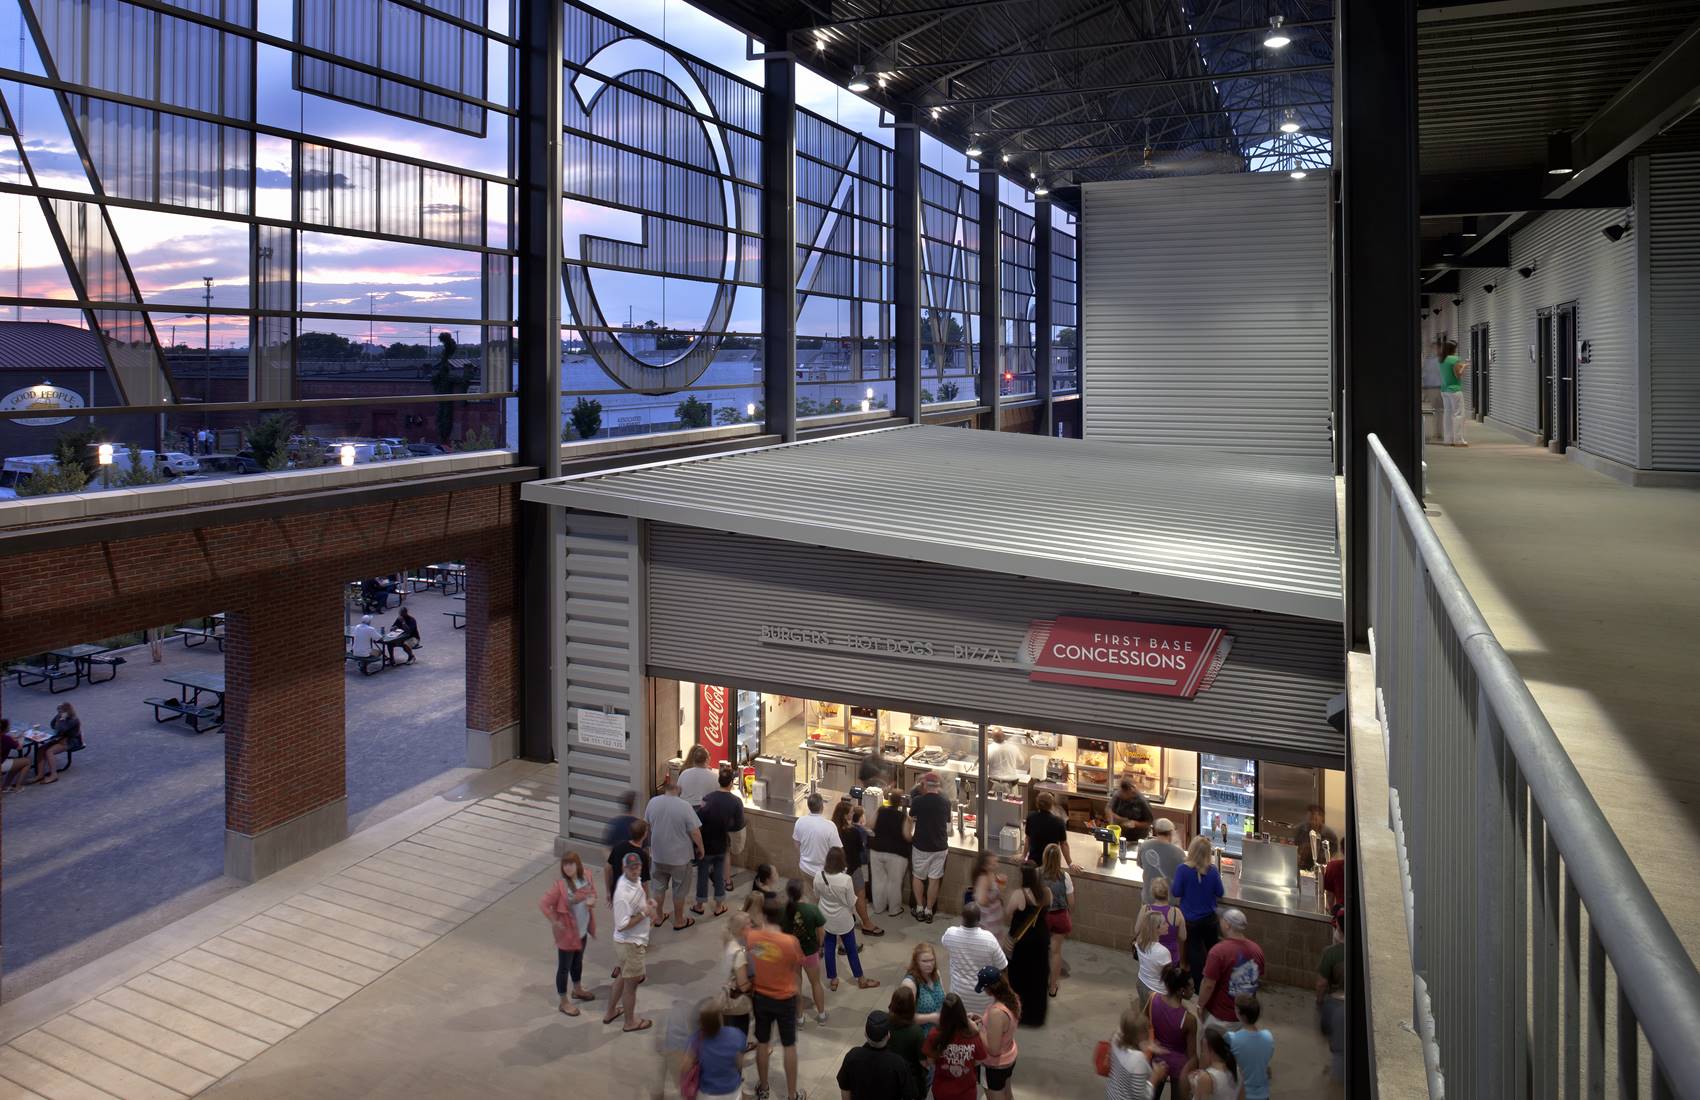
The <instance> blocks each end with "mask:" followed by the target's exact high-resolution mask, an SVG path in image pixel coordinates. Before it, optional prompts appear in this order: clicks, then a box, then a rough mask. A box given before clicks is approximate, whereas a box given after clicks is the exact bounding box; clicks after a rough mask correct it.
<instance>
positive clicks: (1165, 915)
mask: <svg viewBox="0 0 1700 1100" xmlns="http://www.w3.org/2000/svg"><path fill="white" fill-rule="evenodd" d="M1147 885H1148V886H1150V887H1151V901H1149V902H1148V903H1146V904H1145V905H1142V906H1140V908H1139V916H1137V917H1135V918H1134V921H1133V927H1134V929H1135V930H1138V929H1139V928H1140V927H1141V925H1142V924H1143V923H1144V921H1145V917H1146V915H1147V914H1155V915H1156V916H1158V917H1159V918H1161V919H1162V921H1163V932H1162V935H1160V936H1158V937H1157V940H1158V942H1159V943H1161V944H1162V945H1163V947H1164V949H1165V950H1167V951H1168V952H1169V958H1170V959H1172V960H1173V961H1175V962H1180V961H1181V960H1182V958H1183V957H1184V955H1183V952H1184V950H1185V947H1184V945H1185V944H1186V921H1185V920H1183V919H1182V918H1181V910H1180V907H1179V906H1178V905H1175V904H1174V903H1173V902H1172V901H1171V900H1170V899H1169V882H1168V880H1167V879H1163V878H1157V879H1153V880H1152V881H1151V882H1149V883H1147Z"/></svg>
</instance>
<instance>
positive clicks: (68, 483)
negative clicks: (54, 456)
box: [18, 460, 89, 497]
mask: <svg viewBox="0 0 1700 1100" xmlns="http://www.w3.org/2000/svg"><path fill="white" fill-rule="evenodd" d="M88 483H89V475H88V474H86V473H84V472H83V468H82V466H81V465H79V464H77V463H75V462H70V463H66V462H62V461H57V460H55V461H54V463H53V465H51V466H48V467H46V468H45V469H39V470H37V471H36V472H35V473H33V474H31V475H30V476H29V477H27V478H25V479H24V480H23V481H20V482H19V483H18V495H19V496H21V497H45V496H52V495H53V494H54V493H74V492H76V491H77V490H78V489H81V488H83V487H84V486H86V485H87V484H88Z"/></svg>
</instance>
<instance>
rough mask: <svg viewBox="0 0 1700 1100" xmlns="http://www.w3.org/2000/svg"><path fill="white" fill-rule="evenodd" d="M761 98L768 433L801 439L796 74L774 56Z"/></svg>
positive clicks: (789, 64) (763, 340)
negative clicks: (799, 408)
mask: <svg viewBox="0 0 1700 1100" xmlns="http://www.w3.org/2000/svg"><path fill="white" fill-rule="evenodd" d="M764 64H765V68H766V77H765V82H764V88H763V91H762V97H761V180H762V193H761V236H762V241H761V245H762V250H761V332H762V337H761V345H762V392H763V394H764V395H765V396H764V404H765V407H766V414H767V431H768V433H769V434H771V435H777V436H778V437H779V438H780V439H782V440H783V441H784V442H786V443H791V442H794V441H795V440H796V438H797V76H796V69H795V67H794V65H793V63H792V61H791V58H790V57H788V56H780V57H770V58H768V59H767V61H766V62H765V63H764Z"/></svg>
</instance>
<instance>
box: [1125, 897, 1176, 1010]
mask: <svg viewBox="0 0 1700 1100" xmlns="http://www.w3.org/2000/svg"><path fill="white" fill-rule="evenodd" d="M1134 927H1135V928H1136V929H1137V932H1136V933H1135V935H1134V937H1133V954H1134V957H1135V958H1137V959H1138V960H1139V1007H1140V1008H1144V1007H1145V1003H1146V1002H1147V1001H1149V1000H1150V999H1151V998H1152V997H1153V996H1155V995H1156V994H1159V993H1161V992H1163V971H1164V970H1165V969H1167V968H1168V966H1169V965H1170V964H1171V963H1173V962H1174V961H1175V957H1174V956H1173V955H1171V954H1169V949H1168V948H1167V947H1164V946H1163V941H1162V938H1161V937H1162V935H1163V918H1162V917H1161V916H1159V915H1157V914H1156V913H1154V912H1152V911H1151V910H1149V909H1147V910H1145V912H1144V913H1142V914H1141V915H1140V918H1139V921H1138V923H1137V924H1135V925H1134Z"/></svg>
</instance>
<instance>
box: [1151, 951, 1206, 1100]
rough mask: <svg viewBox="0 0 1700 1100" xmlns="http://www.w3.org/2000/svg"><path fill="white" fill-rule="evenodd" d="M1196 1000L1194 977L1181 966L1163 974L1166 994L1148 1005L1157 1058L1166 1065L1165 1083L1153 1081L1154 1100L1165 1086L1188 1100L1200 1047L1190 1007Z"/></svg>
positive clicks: (1178, 1098)
mask: <svg viewBox="0 0 1700 1100" xmlns="http://www.w3.org/2000/svg"><path fill="white" fill-rule="evenodd" d="M1191 996H1192V975H1190V974H1188V973H1187V969H1186V967H1184V966H1182V965H1180V964H1179V963H1170V964H1169V965H1168V967H1166V968H1165V969H1164V970H1163V992H1162V995H1161V996H1157V997H1153V998H1151V1000H1150V1001H1149V1002H1147V1003H1146V1005H1145V1013H1146V1015H1147V1017H1149V1018H1150V1020H1151V1037H1152V1038H1153V1039H1154V1040H1155V1041H1156V1043H1157V1058H1158V1060H1159V1061H1161V1062H1162V1064H1163V1072H1162V1078H1161V1080H1153V1082H1152V1085H1153V1089H1152V1094H1151V1100H1157V1097H1158V1096H1159V1095H1161V1094H1162V1092H1163V1085H1164V1084H1165V1083H1167V1084H1168V1086H1169V1094H1170V1096H1171V1097H1173V1098H1174V1100H1186V1098H1185V1096H1184V1090H1185V1088H1186V1085H1187V1079H1188V1078H1189V1077H1190V1076H1191V1075H1192V1069H1193V1061H1192V1052H1193V1051H1194V1050H1196V1049H1197V1044H1198V1017H1197V1016H1195V1015H1193V1013H1192V1011H1191V1010H1190V1009H1189V1008H1188V1007H1187V999H1188V998H1190V997H1191Z"/></svg>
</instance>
